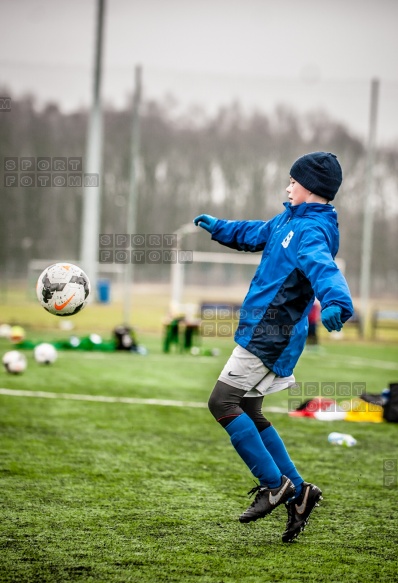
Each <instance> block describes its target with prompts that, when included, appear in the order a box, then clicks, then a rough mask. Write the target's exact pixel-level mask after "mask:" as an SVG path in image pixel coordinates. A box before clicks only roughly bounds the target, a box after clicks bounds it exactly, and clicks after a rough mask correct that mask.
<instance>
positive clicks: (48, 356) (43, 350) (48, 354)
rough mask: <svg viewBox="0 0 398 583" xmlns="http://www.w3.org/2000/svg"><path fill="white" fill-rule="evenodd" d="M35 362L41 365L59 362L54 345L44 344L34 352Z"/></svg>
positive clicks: (39, 345) (38, 346)
mask: <svg viewBox="0 0 398 583" xmlns="http://www.w3.org/2000/svg"><path fill="white" fill-rule="evenodd" d="M33 355H34V357H35V361H36V362H38V363H39V364H52V363H53V362H55V361H56V360H57V357H58V354H57V351H56V349H55V348H54V346H53V345H52V344H48V343H47V342H42V343H41V344H38V345H37V346H36V347H35V349H34V350H33Z"/></svg>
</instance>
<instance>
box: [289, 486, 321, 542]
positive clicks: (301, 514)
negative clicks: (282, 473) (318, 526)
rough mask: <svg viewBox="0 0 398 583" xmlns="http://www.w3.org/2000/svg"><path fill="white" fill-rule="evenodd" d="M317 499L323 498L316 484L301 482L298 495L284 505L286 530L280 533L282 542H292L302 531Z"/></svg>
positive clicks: (316, 503) (316, 504)
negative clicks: (285, 509)
mask: <svg viewBox="0 0 398 583" xmlns="http://www.w3.org/2000/svg"><path fill="white" fill-rule="evenodd" d="M319 500H323V498H322V492H321V490H320V489H319V488H318V486H315V484H309V483H308V482H303V486H302V490H301V492H300V496H298V497H297V498H295V499H294V500H292V501H291V502H288V503H287V504H286V505H285V506H286V508H287V523H286V530H285V532H284V533H283V535H282V541H283V542H284V543H291V542H293V540H294V539H295V538H297V537H298V535H299V534H300V532H303V530H304V529H305V527H306V525H307V522H308V519H309V517H310V514H311V512H312V511H313V510H314V508H315V507H316V506H319V504H318V502H319Z"/></svg>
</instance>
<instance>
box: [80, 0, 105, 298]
mask: <svg viewBox="0 0 398 583" xmlns="http://www.w3.org/2000/svg"><path fill="white" fill-rule="evenodd" d="M97 7H98V8H97V10H98V12H97V27H96V43H95V62H94V83H93V101H92V105H91V112H90V119H89V127H88V138H87V149H86V160H85V161H84V164H83V166H84V190H83V218H82V223H81V242H80V245H81V246H80V262H81V266H82V268H83V269H84V271H85V272H86V273H87V275H88V277H89V279H90V282H91V286H92V289H93V290H96V287H97V276H98V248H99V230H100V203H101V154H102V116H101V70H102V40H103V28H104V13H105V0H98V3H97ZM89 175H92V176H89Z"/></svg>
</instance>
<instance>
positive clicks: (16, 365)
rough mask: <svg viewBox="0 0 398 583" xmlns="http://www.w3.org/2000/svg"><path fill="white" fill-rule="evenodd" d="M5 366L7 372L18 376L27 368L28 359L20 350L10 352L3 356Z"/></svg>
mask: <svg viewBox="0 0 398 583" xmlns="http://www.w3.org/2000/svg"><path fill="white" fill-rule="evenodd" d="M3 365H4V368H5V369H6V371H7V372H9V373H12V374H18V373H21V372H23V371H24V370H25V369H26V367H27V361H26V357H25V355H24V354H22V352H19V351H18V350H10V351H9V352H6V353H5V355H4V356H3Z"/></svg>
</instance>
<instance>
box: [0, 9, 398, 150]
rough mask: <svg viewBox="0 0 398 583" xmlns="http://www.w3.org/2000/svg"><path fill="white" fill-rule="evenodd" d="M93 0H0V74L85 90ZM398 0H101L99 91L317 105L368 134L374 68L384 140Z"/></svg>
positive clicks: (26, 83) (65, 99) (394, 93)
mask: <svg viewBox="0 0 398 583" xmlns="http://www.w3.org/2000/svg"><path fill="white" fill-rule="evenodd" d="M96 3H97V2H96V0H0V8H1V12H0V14H1V21H0V66H1V68H0V85H1V86H2V87H4V86H6V87H8V88H9V89H10V90H11V91H12V92H14V93H15V94H16V95H21V94H22V93H23V92H27V91H31V92H33V93H34V94H36V95H37V96H38V98H39V102H40V103H43V102H45V101H49V100H55V101H58V102H59V103H60V105H61V106H62V107H63V108H64V109H65V110H71V109H73V108H75V107H78V106H79V105H89V104H90V101H91V78H90V74H91V70H92V64H93V51H94V31H95V15H96ZM397 25H398V0H333V1H330V0H327V1H326V0H107V2H106V24H105V36H104V77H103V84H102V87H103V97H104V100H105V101H107V102H109V103H112V104H114V105H115V106H117V107H121V106H123V105H125V103H126V99H127V95H128V93H129V92H131V90H132V78H133V68H134V66H135V65H136V64H141V65H142V67H143V79H144V89H145V95H146V96H147V97H156V98H162V97H163V96H164V95H165V94H167V93H168V94H173V95H174V96H175V97H176V99H177V100H178V101H179V102H180V103H181V105H182V106H184V107H185V106H187V105H188V104H193V103H196V104H199V105H203V106H204V107H205V108H206V109H207V110H208V111H214V109H215V108H216V107H217V106H218V105H220V104H228V103H231V102H232V101H234V100H239V101H241V103H242V104H243V105H244V106H245V107H246V108H248V109H250V108H257V109H262V110H264V111H265V112H271V111H272V109H273V108H274V107H275V104H276V103H285V104H288V105H290V106H293V107H295V108H296V109H297V110H298V111H309V110H311V109H314V108H317V109H320V108H321V109H323V110H325V111H327V112H328V113H329V114H330V115H331V116H332V117H335V118H336V119H338V120H341V121H343V122H344V123H346V124H348V125H349V127H350V128H351V129H352V131H354V132H355V133H358V134H359V135H362V136H366V134H367V126H368V117H369V114H368V110H369V94H370V81H371V79H372V78H373V77H377V78H379V79H380V105H379V125H378V138H379V142H387V141H391V140H398V107H397V104H398V66H397V57H398V34H397Z"/></svg>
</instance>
